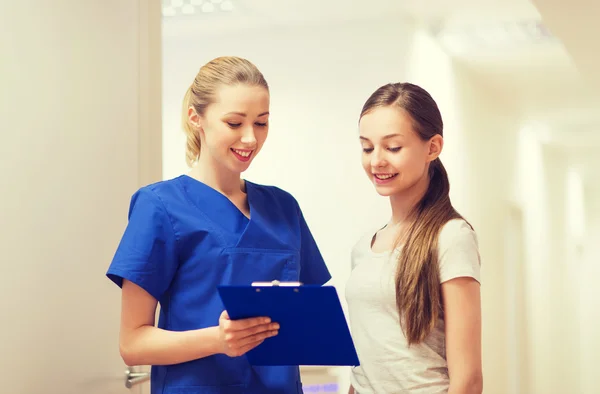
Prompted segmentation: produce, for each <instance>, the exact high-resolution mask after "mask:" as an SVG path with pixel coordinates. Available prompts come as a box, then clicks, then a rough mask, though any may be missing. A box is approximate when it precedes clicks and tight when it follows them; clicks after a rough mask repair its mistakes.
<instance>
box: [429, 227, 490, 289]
mask: <svg viewBox="0 0 600 394" xmlns="http://www.w3.org/2000/svg"><path fill="white" fill-rule="evenodd" d="M438 246H439V252H438V256H439V267H440V283H444V282H447V281H449V280H451V279H455V278H459V277H470V278H473V279H475V280H476V281H478V282H481V275H480V270H481V259H480V255H479V245H478V240H477V235H476V233H475V231H474V230H473V229H472V228H471V226H470V225H469V224H468V223H467V222H465V221H464V220H458V219H457V220H452V221H450V222H448V223H446V225H445V226H444V227H443V228H442V231H441V232H440V237H439V242H438Z"/></svg>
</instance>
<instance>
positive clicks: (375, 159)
mask: <svg viewBox="0 0 600 394" xmlns="http://www.w3.org/2000/svg"><path fill="white" fill-rule="evenodd" d="M386 165H387V161H386V160H385V155H384V154H383V152H381V150H380V149H374V150H373V154H372V155H371V167H372V168H381V167H385V166H386Z"/></svg>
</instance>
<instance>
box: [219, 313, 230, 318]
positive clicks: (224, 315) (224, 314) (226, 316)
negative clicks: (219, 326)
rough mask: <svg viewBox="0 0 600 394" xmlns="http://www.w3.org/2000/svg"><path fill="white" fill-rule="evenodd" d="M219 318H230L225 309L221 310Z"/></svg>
mask: <svg viewBox="0 0 600 394" xmlns="http://www.w3.org/2000/svg"><path fill="white" fill-rule="evenodd" d="M219 320H230V319H229V314H228V313H227V311H223V312H221V316H219Z"/></svg>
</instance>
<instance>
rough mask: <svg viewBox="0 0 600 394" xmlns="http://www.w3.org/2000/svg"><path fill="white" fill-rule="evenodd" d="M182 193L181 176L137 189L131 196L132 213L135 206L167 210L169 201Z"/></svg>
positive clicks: (158, 210)
mask: <svg viewBox="0 0 600 394" xmlns="http://www.w3.org/2000/svg"><path fill="white" fill-rule="evenodd" d="M180 195H181V187H180V184H179V178H174V179H169V180H164V181H159V182H154V183H151V184H148V185H146V186H142V187H140V188H139V189H137V190H136V191H135V192H134V193H133V195H132V196H131V202H130V213H131V210H133V209H134V208H136V209H144V210H153V211H156V212H163V213H166V212H167V208H166V206H167V204H166V203H167V202H168V201H170V200H173V199H174V198H178V196H180Z"/></svg>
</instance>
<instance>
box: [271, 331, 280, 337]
mask: <svg viewBox="0 0 600 394" xmlns="http://www.w3.org/2000/svg"><path fill="white" fill-rule="evenodd" d="M277 334H279V331H271V335H272V336H275V335H277Z"/></svg>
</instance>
